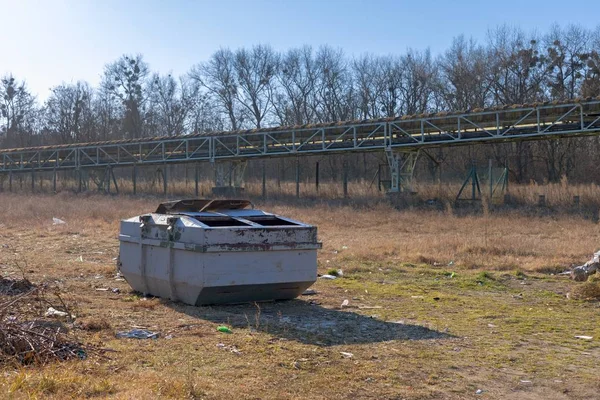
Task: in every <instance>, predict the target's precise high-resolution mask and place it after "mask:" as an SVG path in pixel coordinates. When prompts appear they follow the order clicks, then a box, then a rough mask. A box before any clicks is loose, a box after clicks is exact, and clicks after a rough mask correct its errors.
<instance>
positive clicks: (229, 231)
mask: <svg viewBox="0 0 600 400" xmlns="http://www.w3.org/2000/svg"><path fill="white" fill-rule="evenodd" d="M251 206H252V204H251V203H250V202H249V201H246V200H202V199H193V200H179V201H172V202H167V203H162V204H160V205H159V206H158V208H157V210H156V211H155V212H154V213H148V214H143V215H139V216H136V217H133V218H129V219H126V220H123V221H121V229H120V234H119V241H120V249H119V269H120V272H121V274H122V275H123V277H124V278H125V280H126V281H127V282H128V283H129V284H130V285H131V287H132V288H133V289H134V290H137V291H139V292H142V293H144V294H150V295H153V296H158V297H163V298H170V299H171V300H173V301H181V302H183V303H187V304H191V305H206V304H222V303H241V302H253V301H266V300H283V299H292V298H295V297H297V296H298V295H300V294H301V293H302V292H303V291H304V290H306V289H307V288H308V287H309V286H310V285H312V284H313V283H314V282H315V281H316V279H317V250H318V249H320V248H321V243H320V242H318V241H317V228H316V227H315V226H311V225H307V224H304V223H301V222H298V221H295V220H292V219H289V218H285V217H283V216H280V215H275V214H271V213H268V212H265V211H261V210H256V209H253V207H251Z"/></svg>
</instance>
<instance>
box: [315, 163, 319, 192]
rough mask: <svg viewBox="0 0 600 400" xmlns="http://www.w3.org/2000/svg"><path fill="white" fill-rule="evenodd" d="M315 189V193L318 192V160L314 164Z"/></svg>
mask: <svg viewBox="0 0 600 400" xmlns="http://www.w3.org/2000/svg"><path fill="white" fill-rule="evenodd" d="M315 189H316V190H317V193H319V162H318V161H317V163H316V165H315Z"/></svg>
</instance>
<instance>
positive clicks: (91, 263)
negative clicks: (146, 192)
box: [0, 193, 600, 400]
mask: <svg viewBox="0 0 600 400" xmlns="http://www.w3.org/2000/svg"><path fill="white" fill-rule="evenodd" d="M0 202H1V204H2V209H1V211H0V227H1V229H0V274H1V275H2V276H3V277H5V278H11V279H16V278H20V277H22V275H23V274H24V275H25V276H26V277H27V278H28V279H30V280H31V281H32V282H34V283H42V282H47V283H48V284H49V285H51V286H52V287H56V288H58V289H60V291H61V293H62V294H63V298H64V299H65V302H66V303H67V304H68V305H69V307H70V309H71V310H72V312H73V313H74V314H76V315H77V318H76V320H75V323H74V324H72V325H71V326H70V335H72V336H74V337H76V338H77V339H79V340H81V341H82V342H84V343H88V344H93V345H96V346H98V347H100V348H103V349H106V352H105V353H104V356H97V355H90V356H89V357H88V358H87V359H85V360H71V361H64V362H56V363H51V364H49V365H45V366H25V367H15V366H14V365H5V366H3V367H1V368H2V369H1V373H0V393H1V394H2V395H1V396H0V397H2V398H9V399H21V398H24V399H30V398H40V399H41V398H53V399H65V398H92V397H96V398H105V397H110V398H116V399H155V398H173V399H182V398H196V399H224V398H236V399H301V398H302V399H315V400H316V399H473V398H481V399H540V398H543V399H546V400H551V399H593V398H598V393H599V391H600V380H599V378H598V376H599V373H600V368H599V367H598V362H597V361H598V359H599V357H600V347H599V345H598V343H599V342H598V340H600V317H599V315H598V310H599V308H598V307H599V303H598V302H597V301H589V300H576V299H573V297H574V296H567V294H568V293H573V290H575V291H576V290H577V288H578V286H579V285H582V284H580V283H575V282H572V281H570V280H569V279H568V278H567V277H564V276H560V275H557V273H558V272H561V271H564V270H566V269H568V268H569V267H570V266H572V265H574V264H579V263H582V262H584V261H585V260H587V259H588V258H589V256H590V255H591V254H592V253H593V252H594V251H596V250H598V247H599V246H598V240H597V238H598V234H599V233H600V232H599V231H600V226H599V225H597V224H595V223H593V222H591V221H590V220H586V219H583V218H581V217H580V216H578V215H572V216H560V217H558V216H556V215H555V214H552V215H547V216H538V215H530V216H527V214H526V213H521V212H517V211H511V212H508V211H507V212H501V213H488V212H483V213H481V214H480V215H467V216H457V215H455V213H452V212H449V211H447V210H445V211H426V210H405V211H398V210H395V209H393V208H392V207H390V206H389V205H387V203H386V202H385V201H384V200H383V199H377V198H376V199H374V200H372V201H371V202H366V201H365V202H356V203H353V204H341V203H340V204H335V205H333V202H331V201H330V202H326V201H297V202H289V201H282V200H268V201H260V200H258V201H257V202H256V205H257V207H259V208H263V209H266V210H268V211H272V212H276V213H280V214H283V215H286V216H290V217H292V218H297V219H299V220H301V221H306V222H309V223H314V224H316V225H318V228H319V237H320V240H322V241H323V244H324V245H323V250H322V251H320V253H319V258H318V259H319V273H321V274H324V273H327V272H328V271H329V270H331V269H342V270H343V277H340V278H338V279H336V280H319V281H318V282H317V283H316V284H315V285H314V286H313V288H314V289H315V290H316V291H317V294H316V295H314V296H302V297H301V298H299V299H297V300H294V301H289V302H275V303H261V304H249V305H236V306H214V307H191V306H186V305H182V304H177V303H172V302H169V301H166V300H161V299H157V298H149V299H146V298H142V297H140V296H139V295H138V294H136V293H133V292H131V290H130V289H129V287H128V285H127V283H126V282H123V281H121V280H116V279H115V261H114V260H115V258H116V257H117V255H118V239H117V235H118V222H119V220H120V219H121V218H125V217H130V216H134V215H138V214H141V213H143V212H148V211H153V210H154V209H155V207H156V205H157V203H158V202H159V200H157V199H156V198H143V199H133V198H128V197H110V196H100V195H73V194H58V195H44V194H40V195H36V196H31V195H26V194H6V193H2V194H0ZM484 211H485V210H484ZM53 217H57V218H60V219H63V220H64V221H66V224H64V225H53V223H52V218H53ZM105 288H109V289H113V288H117V289H119V291H118V293H113V291H112V290H108V291H102V290H97V289H105ZM2 300H3V299H2ZM344 300H348V303H349V306H348V307H343V308H342V307H341V304H342V302H343V301H344ZM219 325H227V326H229V327H231V329H232V331H233V334H224V333H221V332H218V331H217V330H216V328H217V326H219ZM132 327H144V328H148V329H150V330H152V331H156V332H159V333H160V337H159V338H158V339H149V340H136V339H118V338H116V337H115V332H117V331H122V330H128V329H131V328H132ZM578 335H586V336H591V337H593V339H591V340H586V339H578V338H576V337H575V336H578Z"/></svg>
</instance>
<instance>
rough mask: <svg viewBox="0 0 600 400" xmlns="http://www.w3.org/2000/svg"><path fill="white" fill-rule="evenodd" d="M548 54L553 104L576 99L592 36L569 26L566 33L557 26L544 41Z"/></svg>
mask: <svg viewBox="0 0 600 400" xmlns="http://www.w3.org/2000/svg"><path fill="white" fill-rule="evenodd" d="M544 42H545V44H546V46H547V49H548V50H547V51H548V56H547V57H548V67H547V68H548V77H547V86H548V97H550V98H551V99H554V100H561V101H564V100H568V99H574V98H575V97H577V96H578V95H579V93H580V88H581V85H582V83H583V79H584V77H585V70H584V69H585V65H586V60H587V59H589V56H590V55H589V52H588V44H589V43H588V42H589V32H587V31H586V30H585V29H583V28H581V27H580V26H576V25H570V26H569V27H568V28H567V29H566V30H563V29H561V27H560V26H558V25H554V26H553V27H552V29H551V31H550V33H549V34H548V35H547V36H546V37H545V38H544Z"/></svg>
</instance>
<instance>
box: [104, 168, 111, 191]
mask: <svg viewBox="0 0 600 400" xmlns="http://www.w3.org/2000/svg"><path fill="white" fill-rule="evenodd" d="M110 171H111V169H110V167H106V169H105V170H104V179H105V180H106V192H107V193H108V194H110V178H111V176H110Z"/></svg>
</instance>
